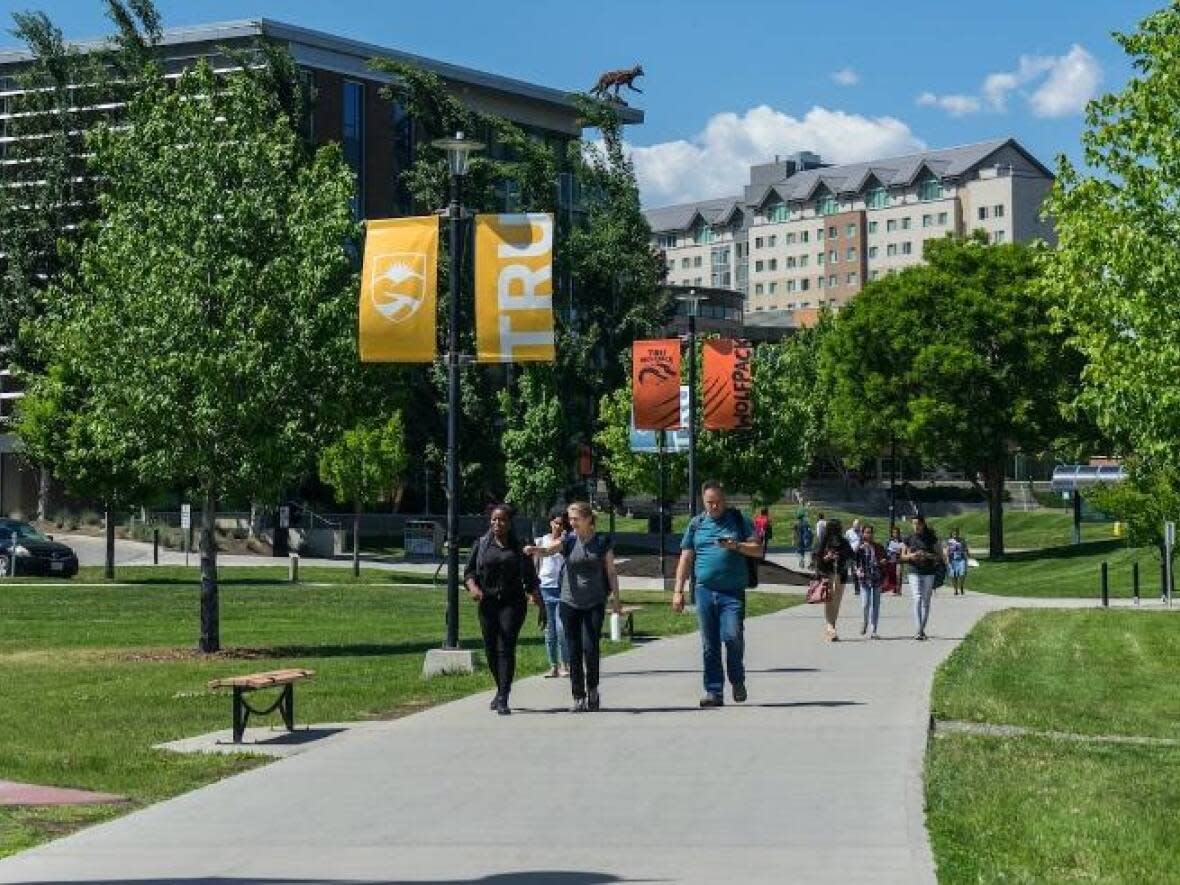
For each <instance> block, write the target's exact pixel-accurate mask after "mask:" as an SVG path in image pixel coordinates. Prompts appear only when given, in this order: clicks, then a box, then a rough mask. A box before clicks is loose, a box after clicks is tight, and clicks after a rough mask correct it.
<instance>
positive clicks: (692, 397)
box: [688, 303, 698, 519]
mask: <svg viewBox="0 0 1180 885" xmlns="http://www.w3.org/2000/svg"><path fill="white" fill-rule="evenodd" d="M697 510H698V507H697V315H696V304H695V303H690V304H689V306H688V515H689V518H690V519H691V518H692V517H694V516H696V515H697Z"/></svg>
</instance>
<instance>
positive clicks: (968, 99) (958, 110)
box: [917, 92, 981, 117]
mask: <svg viewBox="0 0 1180 885" xmlns="http://www.w3.org/2000/svg"><path fill="white" fill-rule="evenodd" d="M917 101H918V104H920V105H922V106H923V107H936V108H942V109H943V110H944V111H946V112H947V113H948V114H950V115H951V116H952V117H963V116H966V115H967V114H974V113H976V112H977V111H978V110H979V109H980V107H981V105H980V102H979V99H978V98H976V97H975V96H974V95H935V94H934V93H933V92H923V93H922V94H921V95H919V96H918V99H917Z"/></svg>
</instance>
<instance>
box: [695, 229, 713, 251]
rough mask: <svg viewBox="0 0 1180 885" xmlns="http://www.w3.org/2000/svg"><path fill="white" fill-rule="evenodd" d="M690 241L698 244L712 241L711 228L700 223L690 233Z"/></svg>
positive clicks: (703, 244)
mask: <svg viewBox="0 0 1180 885" xmlns="http://www.w3.org/2000/svg"><path fill="white" fill-rule="evenodd" d="M692 241H693V242H694V243H696V244H697V245H698V246H705V245H708V244H709V243H711V242H713V228H711V227H709V225H707V224H702V225H701V226H700V227H698V228H697V229H696V230H695V231H693V234H692Z"/></svg>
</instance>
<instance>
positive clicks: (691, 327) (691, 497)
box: [676, 289, 705, 518]
mask: <svg viewBox="0 0 1180 885" xmlns="http://www.w3.org/2000/svg"><path fill="white" fill-rule="evenodd" d="M676 300H677V301H679V302H681V303H682V304H684V305H685V307H686V308H687V310H688V510H689V517H690V518H691V517H693V516H696V515H697V510H698V508H697V311H698V310H699V309H700V303H701V302H702V301H704V300H705V297H704V296H703V295H698V294H697V290H696V289H689V290H688V294H687V295H677V296H676Z"/></svg>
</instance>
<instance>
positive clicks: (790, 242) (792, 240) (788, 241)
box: [783, 234, 795, 246]
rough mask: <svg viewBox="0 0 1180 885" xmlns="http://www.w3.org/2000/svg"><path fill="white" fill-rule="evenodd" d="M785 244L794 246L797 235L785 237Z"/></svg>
mask: <svg viewBox="0 0 1180 885" xmlns="http://www.w3.org/2000/svg"><path fill="white" fill-rule="evenodd" d="M783 243H784V244H785V245H787V246H793V245H794V244H795V235H794V234H787V235H786V236H784V237H783Z"/></svg>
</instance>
